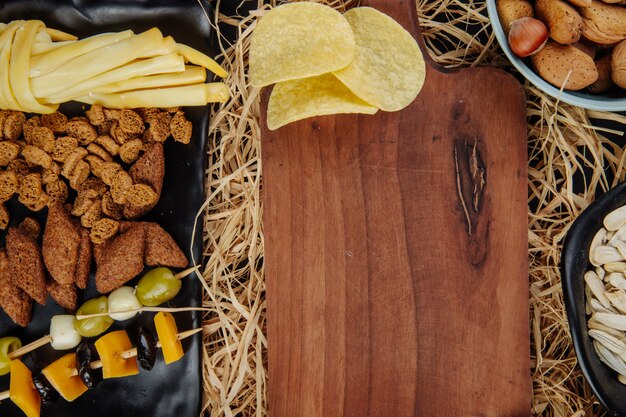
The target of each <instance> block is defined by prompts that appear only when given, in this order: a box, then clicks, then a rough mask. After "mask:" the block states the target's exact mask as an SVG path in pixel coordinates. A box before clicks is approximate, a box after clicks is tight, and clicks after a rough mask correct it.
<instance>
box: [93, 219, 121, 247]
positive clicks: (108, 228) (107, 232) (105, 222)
mask: <svg viewBox="0 0 626 417" xmlns="http://www.w3.org/2000/svg"><path fill="white" fill-rule="evenodd" d="M119 227H120V223H119V222H118V221H115V220H112V219H107V218H104V219H100V220H98V221H97V222H95V223H94V225H93V227H92V228H91V233H90V237H91V241H92V242H93V243H94V244H96V245H99V244H101V243H104V242H106V241H107V240H109V239H110V238H112V237H113V236H115V234H116V233H117V231H118V230H119Z"/></svg>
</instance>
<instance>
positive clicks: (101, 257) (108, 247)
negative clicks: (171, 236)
mask: <svg viewBox="0 0 626 417" xmlns="http://www.w3.org/2000/svg"><path fill="white" fill-rule="evenodd" d="M96 247H97V248H98V249H97V250H96V253H97V255H96V288H97V290H98V292H100V293H102V294H106V293H109V292H111V291H113V290H115V289H117V288H119V287H121V286H122V285H124V284H125V283H126V282H128V281H130V280H131V279H133V278H135V277H136V276H137V275H139V274H140V273H141V271H143V268H144V264H143V255H144V250H145V247H146V237H145V229H144V228H141V227H138V228H133V229H131V230H128V231H127V232H126V233H122V234H121V235H118V236H117V237H115V238H113V239H110V240H109V241H107V242H106V243H103V244H101V245H95V246H94V249H95V248H96Z"/></svg>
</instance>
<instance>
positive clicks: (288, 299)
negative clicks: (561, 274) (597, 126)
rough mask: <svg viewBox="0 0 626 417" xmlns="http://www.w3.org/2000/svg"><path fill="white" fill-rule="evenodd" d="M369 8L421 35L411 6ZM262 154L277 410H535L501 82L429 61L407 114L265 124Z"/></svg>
mask: <svg viewBox="0 0 626 417" xmlns="http://www.w3.org/2000/svg"><path fill="white" fill-rule="evenodd" d="M370 5H372V6H374V7H376V8H378V9H379V10H380V11H382V12H384V13H386V14H388V15H390V16H392V17H394V18H395V19H396V20H397V21H399V22H400V23H401V24H402V25H403V26H404V27H405V28H406V29H407V30H409V31H411V32H412V33H413V34H414V35H415V36H416V37H417V36H418V34H419V30H418V27H417V25H416V18H415V11H414V10H415V4H414V3H413V2H404V1H394V0H379V1H374V2H371V3H370ZM418 42H419V43H420V46H421V47H422V51H423V52H424V55H425V56H428V54H427V52H426V50H425V48H424V46H423V42H422V40H421V38H419V37H418ZM264 93H265V94H264V98H263V103H262V108H263V116H262V117H263V124H264V123H265V113H264V112H265V109H266V105H267V98H268V95H269V94H268V93H269V89H266V91H265V92H264ZM262 150H263V156H262V163H263V173H264V178H263V181H264V183H263V185H264V189H263V193H264V218H263V220H264V230H265V271H266V281H267V314H268V319H267V324H268V346H269V394H268V395H269V402H270V415H271V416H272V417H296V416H303V417H304V416H306V417H318V416H323V417H333V416H347V417H351V416H355V417H361V416H382V417H386V416H394V417H395V416H420V417H430V416H446V417H447V416H464V417H465V416H498V417H500V416H529V415H530V398H531V381H530V359H529V357H530V353H529V344H530V341H529V324H528V323H529V321H528V253H527V233H528V232H527V205H526V204H527V203H526V201H527V182H526V181H527V176H526V173H527V168H526V167H527V162H526V158H527V156H526V155H527V150H526V122H525V106H524V95H523V91H522V89H521V87H520V85H519V84H518V82H517V81H516V80H515V79H514V78H513V77H512V76H510V75H507V74H506V73H504V72H501V71H498V70H495V69H488V68H476V69H466V70H462V71H459V72H457V73H444V72H443V71H441V70H440V69H439V68H437V67H436V65H434V63H433V62H432V61H431V60H428V62H427V76H426V83H425V85H424V88H423V90H422V92H421V93H420V95H419V96H418V98H417V99H416V100H415V102H414V103H413V104H412V105H411V106H409V107H408V108H406V109H404V110H402V111H400V112H396V113H385V112H378V114H376V115H374V116H367V115H338V116H324V117H317V118H313V119H307V120H303V121H300V122H297V123H293V124H290V125H287V126H285V127H283V128H281V129H279V130H277V131H273V132H271V131H268V130H267V127H266V126H264V127H263V135H262Z"/></svg>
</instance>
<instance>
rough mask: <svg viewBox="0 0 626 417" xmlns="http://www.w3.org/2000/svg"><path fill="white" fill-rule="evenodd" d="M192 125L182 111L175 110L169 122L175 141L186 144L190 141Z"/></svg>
mask: <svg viewBox="0 0 626 417" xmlns="http://www.w3.org/2000/svg"><path fill="white" fill-rule="evenodd" d="M192 129H193V125H192V124H191V122H190V121H189V120H187V118H186V117H185V113H183V112H182V111H179V112H176V114H175V115H174V117H172V121H171V122H170V130H171V132H172V136H173V137H174V140H175V141H176V142H180V143H184V144H187V143H189V142H190V141H191V133H192Z"/></svg>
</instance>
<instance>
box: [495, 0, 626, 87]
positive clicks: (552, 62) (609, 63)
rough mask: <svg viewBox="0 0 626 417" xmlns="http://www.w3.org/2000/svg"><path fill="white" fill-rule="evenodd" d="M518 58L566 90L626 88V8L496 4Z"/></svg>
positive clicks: (520, 0)
mask: <svg viewBox="0 0 626 417" xmlns="http://www.w3.org/2000/svg"><path fill="white" fill-rule="evenodd" d="M496 4H497V9H498V15H499V17H500V22H501V23H502V27H503V29H504V32H505V33H506V34H507V36H508V40H509V46H510V48H511V50H512V51H513V53H515V54H516V55H518V56H519V57H521V58H525V57H530V58H531V61H532V64H533V67H534V69H535V71H536V72H537V73H538V74H539V75H540V76H541V77H542V78H543V79H544V80H546V81H547V82H549V83H550V84H552V85H554V86H556V87H559V88H561V87H563V88H564V89H565V90H572V91H575V90H583V89H587V91H588V92H590V93H592V94H600V93H606V92H611V91H615V90H617V88H618V87H619V88H622V89H626V6H625V5H623V4H622V2H618V3H616V2H615V0H567V1H565V0H497V3H496Z"/></svg>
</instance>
